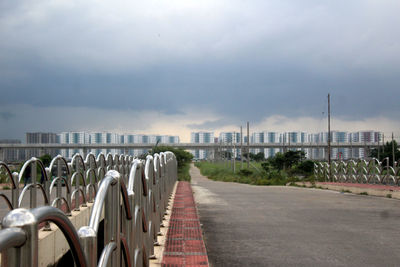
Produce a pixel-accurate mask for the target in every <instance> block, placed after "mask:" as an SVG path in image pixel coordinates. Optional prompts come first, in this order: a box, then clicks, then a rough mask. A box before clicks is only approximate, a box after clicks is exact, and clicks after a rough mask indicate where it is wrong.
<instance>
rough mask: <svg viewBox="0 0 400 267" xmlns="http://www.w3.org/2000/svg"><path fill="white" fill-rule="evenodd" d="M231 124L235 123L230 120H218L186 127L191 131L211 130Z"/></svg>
mask: <svg viewBox="0 0 400 267" xmlns="http://www.w3.org/2000/svg"><path fill="white" fill-rule="evenodd" d="M232 123H235V122H234V121H233V120H231V119H228V118H227V119H220V120H213V121H205V122H203V123H192V124H188V125H187V127H189V128H191V129H197V130H213V129H216V128H221V127H224V126H227V125H232Z"/></svg>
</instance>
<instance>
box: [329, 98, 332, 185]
mask: <svg viewBox="0 0 400 267" xmlns="http://www.w3.org/2000/svg"><path fill="white" fill-rule="evenodd" d="M328 164H329V180H331V178H332V176H331V174H332V168H331V96H330V94H328Z"/></svg>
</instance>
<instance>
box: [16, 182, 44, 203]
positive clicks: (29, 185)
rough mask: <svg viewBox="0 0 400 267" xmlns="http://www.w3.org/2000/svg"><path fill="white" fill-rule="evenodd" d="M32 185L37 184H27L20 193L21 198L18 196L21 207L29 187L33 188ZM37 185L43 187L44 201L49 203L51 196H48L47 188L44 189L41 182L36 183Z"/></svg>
mask: <svg viewBox="0 0 400 267" xmlns="http://www.w3.org/2000/svg"><path fill="white" fill-rule="evenodd" d="M31 187H35V184H27V185H26V186H25V187H24V189H22V192H21V195H19V198H18V207H21V204H22V200H23V199H24V195H25V193H26V191H27V190H28V189H29V188H31ZM36 187H39V188H40V189H41V192H42V194H43V198H44V203H45V205H49V198H48V197H47V194H46V192H45V190H44V187H43V185H41V184H36Z"/></svg>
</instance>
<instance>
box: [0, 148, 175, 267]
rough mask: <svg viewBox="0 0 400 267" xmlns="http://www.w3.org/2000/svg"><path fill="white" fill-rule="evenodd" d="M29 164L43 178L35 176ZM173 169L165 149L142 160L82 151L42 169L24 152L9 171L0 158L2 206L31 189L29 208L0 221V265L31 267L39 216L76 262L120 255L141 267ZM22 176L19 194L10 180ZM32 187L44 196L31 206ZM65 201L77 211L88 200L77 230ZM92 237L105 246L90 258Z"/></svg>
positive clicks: (17, 203) (150, 250)
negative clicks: (7, 185) (86, 215)
mask: <svg viewBox="0 0 400 267" xmlns="http://www.w3.org/2000/svg"><path fill="white" fill-rule="evenodd" d="M37 166H39V168H38V169H39V170H40V172H41V175H42V177H43V184H42V183H39V182H38V181H37V178H38V177H37ZM176 167H177V163H176V158H175V155H174V154H173V153H171V152H162V153H160V154H155V155H154V156H147V158H146V160H139V159H134V158H133V157H130V156H112V155H111V154H108V155H107V156H104V155H103V154H100V155H99V156H97V158H96V157H95V156H94V155H93V154H88V155H87V156H86V159H85V160H84V159H83V157H82V156H80V155H74V157H73V158H72V160H71V161H70V162H68V161H67V160H66V159H65V158H63V157H61V156H57V157H55V158H53V160H52V161H51V163H50V165H49V167H45V166H44V165H43V163H42V162H41V161H40V160H39V159H36V158H32V159H30V160H28V161H27V162H26V163H25V164H24V165H23V167H22V169H21V171H20V172H19V173H11V171H10V169H9V168H8V166H7V165H6V164H5V163H2V162H0V168H4V169H5V170H6V173H7V174H8V179H9V180H10V182H11V184H12V189H11V190H13V191H12V199H11V200H10V199H8V197H7V196H6V195H5V194H3V195H1V196H0V197H2V198H3V199H4V200H5V202H6V204H7V205H8V207H9V209H13V208H15V207H21V206H24V205H26V204H25V201H23V200H24V195H26V193H27V192H30V195H31V198H30V200H29V202H28V206H29V207H31V209H30V210H28V209H24V208H18V209H13V210H12V211H10V212H9V213H8V214H7V215H6V216H5V217H4V218H3V220H2V225H3V230H1V231H0V251H1V252H2V255H3V257H2V266H3V265H4V266H31V264H32V266H37V263H38V257H39V255H38V231H39V230H38V228H39V224H40V223H42V222H47V224H48V222H53V223H55V224H56V225H57V226H58V227H59V228H60V229H61V230H62V232H63V233H64V235H65V237H66V239H67V241H68V243H69V245H70V248H71V251H72V253H73V256H74V259H75V261H76V262H77V263H78V264H79V265H80V266H86V265H87V266H97V265H99V266H103V265H104V266H105V265H107V266H120V265H121V264H122V262H121V260H122V259H123V262H124V263H125V265H127V266H131V265H132V266H148V265H149V259H150V257H151V256H152V255H153V254H154V247H153V246H154V244H157V235H158V233H159V229H160V224H161V222H162V217H163V215H164V213H165V211H166V208H167V203H168V199H169V195H170V194H171V192H172V189H173V185H174V183H175V181H176V178H177V173H176V172H177V168H176ZM29 169H30V171H29ZM117 170H118V171H117ZM28 172H29V174H27V173H28ZM28 176H30V177H31V178H32V179H31V181H29V183H28V184H27V185H26V186H25V187H24V188H23V190H22V192H21V193H20V194H19V189H18V183H19V182H22V180H23V179H24V178H25V177H28ZM51 179H52V180H51ZM64 184H65V193H64V194H63V190H62V186H63V185H64ZM72 186H74V188H75V189H74V191H72ZM37 188H39V189H40V192H41V193H42V195H43V198H44V206H42V207H38V208H37V205H38V203H37V201H36V196H37ZM54 190H56V191H55V196H54ZM71 191H72V192H71ZM82 199H83V201H82ZM73 200H75V209H79V206H80V205H81V202H82V205H85V204H86V202H89V201H92V202H94V203H93V206H92V210H91V214H90V219H89V222H88V225H87V226H84V227H81V228H80V229H79V231H76V229H75V228H74V227H73V226H72V224H71V222H70V220H69V219H68V217H67V215H70V213H71V209H72V202H73ZM50 204H51V206H50ZM122 206H123V207H122ZM56 207H57V208H56ZM60 209H62V210H64V212H63V211H61V210H60ZM103 213H104V239H103V240H101V242H100V240H99V236H100V235H99V224H100V220H101V218H102V215H103ZM48 230H50V228H48ZM99 242H100V243H102V244H104V246H105V248H104V249H103V253H102V255H101V257H100V260H99V261H98V257H97V246H98V243H99Z"/></svg>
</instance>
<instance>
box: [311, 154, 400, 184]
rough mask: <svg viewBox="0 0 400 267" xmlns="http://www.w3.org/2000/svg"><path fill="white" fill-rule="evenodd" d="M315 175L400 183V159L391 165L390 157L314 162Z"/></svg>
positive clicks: (327, 178) (338, 179) (335, 179)
mask: <svg viewBox="0 0 400 267" xmlns="http://www.w3.org/2000/svg"><path fill="white" fill-rule="evenodd" d="M314 175H315V177H316V178H317V179H318V180H320V181H326V182H340V183H370V184H384V185H396V186H398V185H400V160H399V161H397V162H395V163H394V166H393V167H392V166H390V165H389V158H384V159H383V160H382V161H379V160H378V159H376V158H373V159H371V160H369V161H366V160H358V161H354V160H349V161H333V162H332V163H331V165H329V164H328V163H327V162H318V163H314Z"/></svg>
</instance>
